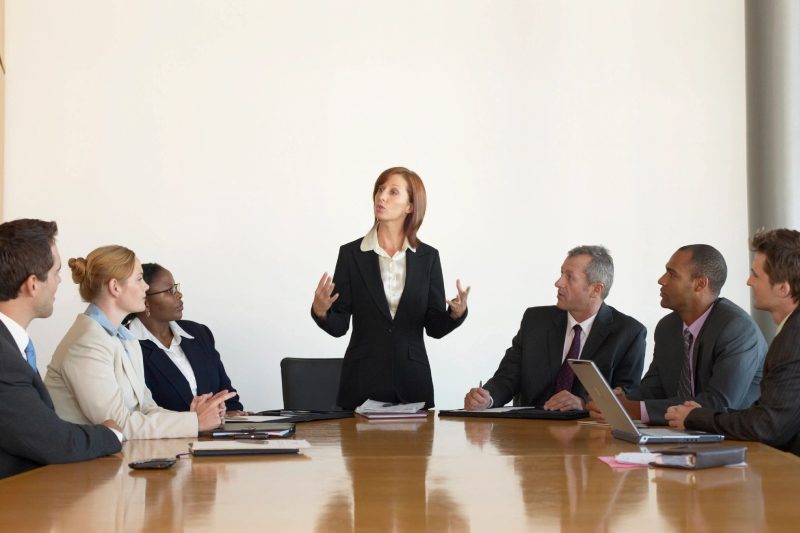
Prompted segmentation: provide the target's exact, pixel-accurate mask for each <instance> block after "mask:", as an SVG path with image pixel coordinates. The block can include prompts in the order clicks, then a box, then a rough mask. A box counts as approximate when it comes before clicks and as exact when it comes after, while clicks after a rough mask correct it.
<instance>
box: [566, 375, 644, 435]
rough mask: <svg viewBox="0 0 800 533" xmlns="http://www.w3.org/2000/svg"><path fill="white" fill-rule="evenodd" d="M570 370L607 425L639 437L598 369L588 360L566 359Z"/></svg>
mask: <svg viewBox="0 0 800 533" xmlns="http://www.w3.org/2000/svg"><path fill="white" fill-rule="evenodd" d="M568 361H569V364H570V366H571V367H572V370H573V371H574V372H575V375H576V376H578V379H579V380H581V384H582V385H583V386H584V388H585V389H586V391H587V392H588V393H589V396H591V397H592V400H594V402H595V403H596V404H597V406H598V407H600V410H601V411H603V416H604V417H605V419H606V421H607V422H608V423H609V425H610V426H611V427H612V428H613V429H616V430H618V431H624V432H625V433H630V434H632V435H639V434H640V433H639V429H638V428H637V427H636V424H634V423H633V420H631V417H630V416H628V413H627V411H625V408H624V407H622V404H621V403H619V400H618V399H617V396H616V395H615V394H614V392H613V391H612V390H611V387H609V386H608V383H607V382H606V380H605V378H604V377H603V374H601V373H600V369H598V368H597V366H596V365H595V364H594V361H591V360H589V359H568Z"/></svg>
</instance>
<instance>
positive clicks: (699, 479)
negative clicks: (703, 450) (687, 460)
mask: <svg viewBox="0 0 800 533" xmlns="http://www.w3.org/2000/svg"><path fill="white" fill-rule="evenodd" d="M296 438H299V439H307V440H308V441H309V442H310V443H311V444H312V446H313V447H312V448H310V449H308V450H305V453H303V454H301V455H299V456H250V457H241V456H240V457H197V458H190V457H183V458H181V459H180V461H178V463H177V464H176V465H175V466H174V467H173V468H171V469H169V470H161V471H155V470H151V471H134V470H131V469H130V468H128V466H127V464H128V462H130V461H133V460H137V459H143V458H148V457H163V456H169V455H175V454H177V453H181V452H185V451H186V450H187V443H188V442H190V441H191V439H168V440H151V441H131V442H127V443H125V445H124V448H123V452H122V453H121V454H117V455H114V456H110V457H104V458H100V459H96V460H94V461H88V462H84V463H75V464H67V465H51V466H47V467H43V468H39V469H36V470H32V471H30V472H26V473H23V474H20V475H17V476H13V477H11V478H8V479H5V480H2V481H0V529H2V530H3V531H78V530H80V531H145V530H147V531H176V530H187V531H194V530H218V531H249V530H264V529H270V530H277V529H285V530H291V531H352V530H358V531H362V530H363V531H607V530H611V531H633V530H645V531H648V532H655V531H798V529H799V528H800V501H798V488H800V458H797V457H795V456H793V455H790V454H786V453H783V452H780V451H777V450H775V449H773V448H770V447H767V446H764V445H761V444H757V443H747V446H748V466H747V467H739V468H714V469H710V470H705V471H697V472H686V471H680V470H671V469H654V468H641V469H635V470H621V471H616V470H613V469H612V468H610V467H609V466H607V465H606V464H605V463H603V462H601V461H600V460H598V459H597V457H598V456H600V455H613V454H616V453H619V452H623V451H638V450H639V447H638V446H636V445H633V444H630V443H627V442H624V441H620V440H617V439H614V438H612V437H611V435H610V432H609V430H608V429H605V428H597V427H588V426H584V425H579V424H578V423H577V422H574V421H543V420H499V419H496V420H489V419H467V420H465V419H459V418H438V417H435V416H433V415H429V417H428V418H427V419H422V420H415V421H379V422H374V421H366V420H364V419H362V418H352V419H344V420H327V421H318V422H307V423H303V424H298V425H297V437H296ZM727 444H729V445H735V444H741V443H734V442H730V443H727ZM651 449H656V450H657V449H658V446H651Z"/></svg>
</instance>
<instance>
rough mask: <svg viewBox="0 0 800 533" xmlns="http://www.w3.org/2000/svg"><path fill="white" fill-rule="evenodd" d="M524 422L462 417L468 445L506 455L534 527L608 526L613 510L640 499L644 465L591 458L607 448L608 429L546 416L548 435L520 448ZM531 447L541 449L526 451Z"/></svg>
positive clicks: (645, 481) (644, 484) (629, 506)
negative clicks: (626, 466)
mask: <svg viewBox="0 0 800 533" xmlns="http://www.w3.org/2000/svg"><path fill="white" fill-rule="evenodd" d="M535 423H538V424H542V422H540V421H537V422H535ZM524 424H525V422H521V423H515V424H509V423H506V422H505V421H502V422H500V423H494V422H492V421H487V420H467V421H465V424H464V433H465V435H466V438H467V440H468V441H469V442H470V443H471V444H472V445H473V446H476V447H479V448H480V449H482V450H484V449H486V448H487V447H489V446H491V447H493V448H494V449H495V450H496V451H497V453H499V454H501V455H508V456H511V457H512V459H511V460H512V465H513V470H514V473H515V474H516V476H517V479H518V481H519V484H520V489H521V492H520V495H521V497H522V500H523V504H524V507H525V513H526V515H527V517H528V520H529V523H531V524H533V525H534V527H536V526H539V527H544V526H547V527H548V528H550V527H552V526H553V524H554V523H557V524H559V525H560V529H561V531H570V532H571V531H609V530H612V529H614V528H615V526H616V525H617V521H618V519H619V517H620V515H619V514H618V513H626V512H631V511H632V510H633V509H635V508H638V507H641V506H642V505H643V504H644V502H645V499H646V497H647V491H648V479H647V474H646V471H644V470H639V471H633V470H627V471H619V472H617V471H614V470H612V469H611V468H609V467H608V466H607V465H606V464H605V463H603V462H601V461H600V460H598V459H597V457H598V456H599V455H603V454H604V452H606V451H607V450H608V446H609V443H610V439H611V438H612V437H611V435H610V433H609V431H608V430H606V429H602V428H600V429H598V428H589V427H584V426H581V425H579V424H576V423H574V422H560V421H558V422H555V421H554V422H550V423H548V425H547V428H546V432H547V434H548V435H549V436H550V437H551V439H544V440H546V441H547V442H546V443H543V442H529V443H527V448H528V451H527V452H525V451H524V449H523V448H524V447H525V446H524V441H522V442H523V446H521V445H520V444H521V439H520V438H519V435H520V433H521V431H523V430H524V429H525V428H524ZM537 447H540V448H541V449H540V450H538V452H537V453H533V454H530V451H531V450H532V449H536V448H537ZM545 463H546V468H543V467H544V466H545ZM554 465H555V468H554ZM623 516H624V515H623Z"/></svg>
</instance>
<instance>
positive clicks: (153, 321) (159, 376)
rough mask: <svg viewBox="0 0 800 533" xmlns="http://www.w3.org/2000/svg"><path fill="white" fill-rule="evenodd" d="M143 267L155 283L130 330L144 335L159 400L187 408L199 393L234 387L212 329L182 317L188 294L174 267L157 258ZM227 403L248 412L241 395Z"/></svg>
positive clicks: (147, 372)
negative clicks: (178, 281) (216, 346)
mask: <svg viewBox="0 0 800 533" xmlns="http://www.w3.org/2000/svg"><path fill="white" fill-rule="evenodd" d="M142 271H143V275H144V281H145V282H147V284H148V285H149V286H150V288H149V289H148V290H147V297H146V298H145V301H144V305H145V308H144V311H143V312H139V313H136V314H135V315H134V316H135V318H133V316H132V317H131V318H133V320H131V321H130V322H129V323H128V329H129V330H130V332H131V334H132V335H133V336H134V337H136V338H137V339H139V344H140V345H141V347H142V356H143V357H144V378H145V381H146V382H147V388H149V389H150V392H152V393H153V399H154V400H155V401H156V403H157V404H158V405H160V406H161V407H165V408H167V409H172V410H173V411H188V410H189V408H190V407H191V404H192V399H193V398H194V397H195V396H198V395H202V394H209V393H211V394H216V393H217V392H219V391H222V390H233V386H232V385H231V380H230V378H228V374H227V373H226V372H225V367H224V366H223V365H222V360H221V358H220V355H219V352H218V351H217V349H216V348H215V347H214V335H212V334H211V330H210V329H208V328H207V327H206V326H204V325H203V324H198V323H197V322H191V321H189V320H181V319H182V318H183V293H182V292H181V285H180V283H175V278H173V277H172V272H170V271H169V270H167V269H166V268H164V267H163V266H161V265H159V264H157V263H146V264H144V265H142ZM225 405H226V407H227V409H228V414H229V415H235V414H243V409H244V408H243V407H242V404H241V403H240V401H239V396H234V397H232V398H230V399H228V400H227V401H226V402H225Z"/></svg>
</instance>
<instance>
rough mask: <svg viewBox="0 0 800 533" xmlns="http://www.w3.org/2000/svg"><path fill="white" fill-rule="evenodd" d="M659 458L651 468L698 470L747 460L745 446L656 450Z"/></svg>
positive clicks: (683, 447) (702, 446) (701, 446)
mask: <svg viewBox="0 0 800 533" xmlns="http://www.w3.org/2000/svg"><path fill="white" fill-rule="evenodd" d="M655 453H660V454H661V457H659V458H657V459H656V460H655V461H654V462H652V463H650V464H651V465H652V466H664V467H667V468H684V469H690V470H699V469H701V468H712V467H714V466H725V465H737V464H740V463H744V462H745V459H746V458H747V446H708V445H702V444H701V445H699V446H678V447H676V448H666V449H664V450H658V451H656V452H655Z"/></svg>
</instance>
